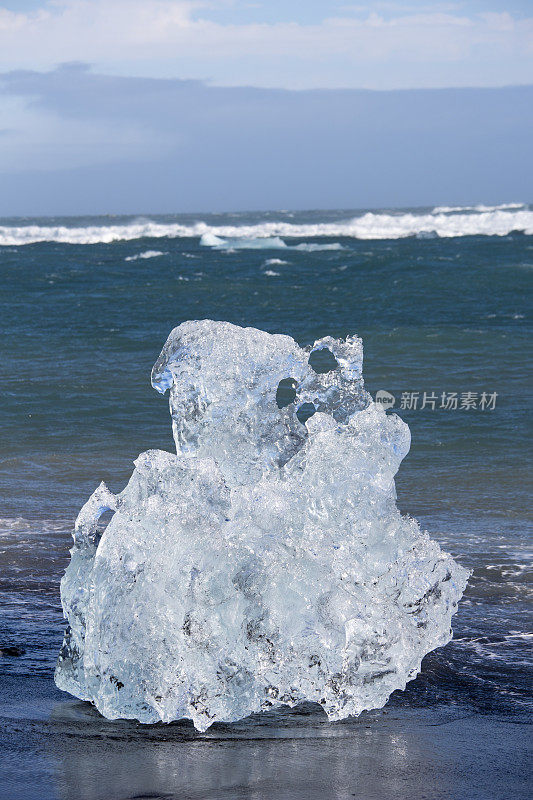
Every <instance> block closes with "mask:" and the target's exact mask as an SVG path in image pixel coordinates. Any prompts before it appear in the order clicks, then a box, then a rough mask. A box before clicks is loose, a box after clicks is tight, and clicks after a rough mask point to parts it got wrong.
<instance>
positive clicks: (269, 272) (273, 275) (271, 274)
mask: <svg viewBox="0 0 533 800" xmlns="http://www.w3.org/2000/svg"><path fill="white" fill-rule="evenodd" d="M263 275H268V277H269V278H279V276H280V273H279V272H275V271H274V270H273V269H266V270H265V271H264V273H263Z"/></svg>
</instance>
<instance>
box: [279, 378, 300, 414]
mask: <svg viewBox="0 0 533 800" xmlns="http://www.w3.org/2000/svg"><path fill="white" fill-rule="evenodd" d="M295 399H296V381H295V380H294V378H283V380H281V381H280V382H279V383H278V390H277V392H276V403H277V404H278V408H285V406H289V405H290V404H291V403H294V401H295Z"/></svg>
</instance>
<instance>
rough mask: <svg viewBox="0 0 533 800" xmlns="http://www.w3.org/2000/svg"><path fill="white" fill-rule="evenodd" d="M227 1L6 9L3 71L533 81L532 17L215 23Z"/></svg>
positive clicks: (392, 11) (407, 82) (436, 82)
mask: <svg viewBox="0 0 533 800" xmlns="http://www.w3.org/2000/svg"><path fill="white" fill-rule="evenodd" d="M326 5H327V4H326ZM222 6H223V7H224V8H225V9H226V14H225V17H224V18H225V19H227V18H228V3H224V2H222V0H211V2H207V1H206V2H201V1H200V0H198V2H195V1H194V0H191V1H190V2H184V1H183V0H54V2H47V3H45V4H44V5H43V6H42V7H41V8H39V9H37V10H35V11H29V12H25V13H17V12H13V11H8V10H7V9H3V10H2V9H0V68H2V67H3V68H4V69H10V68H40V69H42V68H50V67H52V66H54V65H56V64H57V63H59V62H62V61H71V60H75V59H81V60H84V61H90V62H91V63H94V64H96V65H97V66H98V67H99V68H100V69H102V70H105V71H107V72H112V73H115V74H137V75H151V76H154V77H156V76H157V77H163V76H167V77H174V76H180V77H183V78H205V79H210V80H212V81H213V82H214V83H216V84H218V85H242V84H243V83H249V84H251V85H256V86H270V87H284V88H314V87H366V88H377V89H387V88H402V87H404V88H405V87H416V86H419V87H423V86H466V85H478V86H483V85H484V86H486V85H503V84H509V83H527V82H529V81H530V80H532V79H533V46H532V41H533V16H532V17H529V18H527V17H523V16H513V15H512V14H511V13H510V12H502V13H490V12H486V13H476V14H470V15H468V14H466V13H465V12H464V11H462V10H457V9H456V8H455V7H454V6H453V5H452V6H450V5H449V4H434V5H433V6H431V5H430V4H427V5H425V6H424V5H421V6H419V9H420V10H417V7H415V6H414V5H413V6H405V10H402V4H400V5H399V6H397V7H396V8H395V4H390V3H389V4H387V3H386V4H385V5H384V6H383V5H382V4H376V5H375V6H374V7H375V8H376V9H378V10H375V11H368V12H367V11H366V10H365V9H359V10H356V11H355V16H354V12H353V11H351V12H350V11H349V10H346V11H343V10H342V7H341V6H339V7H338V10H337V16H331V15H330V16H329V17H328V16H325V17H324V19H322V20H320V21H319V22H316V21H314V22H312V23H306V22H305V21H302V19H295V21H280V22H261V21H260V20H261V16H260V9H259V10H257V11H256V12H255V19H254V21H247V22H241V23H239V22H237V21H231V22H227V21H226V22H220V21H217V20H216V19H213V18H212V17H213V15H214V14H215V12H216V11H217V9H220V8H221V7H222ZM380 7H382V9H383V10H379V9H380ZM329 8H330V9H331V5H330V6H329ZM460 8H462V6H461V7H460ZM238 16H239V15H238V13H237V10H236V11H235V14H234V19H235V20H237V18H238ZM301 16H303V13H302V14H301V15H300V17H301ZM230 18H231V14H230Z"/></svg>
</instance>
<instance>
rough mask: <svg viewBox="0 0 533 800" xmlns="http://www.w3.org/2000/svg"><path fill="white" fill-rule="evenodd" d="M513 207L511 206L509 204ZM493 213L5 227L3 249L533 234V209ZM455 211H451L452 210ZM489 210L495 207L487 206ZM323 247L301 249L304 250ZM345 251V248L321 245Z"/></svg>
mask: <svg viewBox="0 0 533 800" xmlns="http://www.w3.org/2000/svg"><path fill="white" fill-rule="evenodd" d="M508 205H511V204H508ZM516 205H517V207H516V208H514V204H513V207H512V208H492V209H491V210H480V208H482V207H477V209H475V210H474V209H469V210H464V209H463V210H462V209H460V208H459V207H457V209H453V210H454V212H456V213H450V211H445V210H444V208H446V207H442V208H441V209H440V210H439V209H436V210H434V211H432V212H427V213H420V212H371V211H369V212H367V213H365V214H361V215H359V216H354V217H352V218H351V219H347V220H339V221H336V222H317V223H294V222H287V221H284V220H279V221H275V222H258V223H255V224H248V225H209V224H208V223H207V222H196V223H194V224H192V225H184V224H182V223H177V222H176V223H162V222H156V221H153V220H144V219H143V220H134V221H132V222H128V223H124V224H121V225H119V224H116V225H89V226H85V227H74V226H73V227H68V226H66V225H63V226H61V225H59V226H46V225H9V226H6V225H4V226H0V245H8V246H17V245H23V244H32V243H35V242H44V241H48V242H63V243H70V244H99V243H104V244H105V243H111V242H116V241H120V240H124V241H131V240H133V239H141V238H153V239H161V238H165V237H169V238H184V237H200V243H201V244H202V245H205V246H208V247H217V248H220V249H226V250H227V249H239V248H252V249H257V248H261V249H263V248H286V247H287V243H286V242H284V241H283V239H282V238H281V237H283V238H284V239H286V238H289V239H290V238H317V237H331V238H339V237H348V238H354V239H401V238H404V237H406V236H420V235H424V234H434V235H436V236H439V237H442V238H449V237H454V236H506V235H507V234H509V233H511V231H522V232H524V233H526V234H529V235H532V234H533V210H531V209H530V208H528V207H525V206H518V204H516ZM449 208H450V209H451V207H449ZM487 208H489V207H487ZM311 246H314V247H316V246H317V243H312V242H310V243H307V242H304V243H302V244H298V245H295V247H296V248H298V249H300V250H307V249H309V247H311ZM318 246H319V247H321V248H324V247H327V249H335V250H337V249H339V248H340V247H341V245H340V244H339V243H328V244H322V245H320V244H318Z"/></svg>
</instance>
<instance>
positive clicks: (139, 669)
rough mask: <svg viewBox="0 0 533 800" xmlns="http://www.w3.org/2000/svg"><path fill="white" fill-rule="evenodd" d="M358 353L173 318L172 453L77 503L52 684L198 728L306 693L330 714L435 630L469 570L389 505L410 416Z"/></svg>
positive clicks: (389, 687) (371, 691) (443, 638)
mask: <svg viewBox="0 0 533 800" xmlns="http://www.w3.org/2000/svg"><path fill="white" fill-rule="evenodd" d="M362 358H363V349H362V343H361V340H360V339H358V338H357V337H355V336H353V337H349V338H347V339H346V340H345V341H342V340H334V339H332V338H331V337H326V338H324V339H321V340H319V341H317V342H315V343H314V345H313V346H310V347H306V348H301V347H299V346H298V344H297V343H296V342H295V341H294V340H293V339H291V338H290V337H289V336H283V335H271V334H268V333H264V332H263V331H259V330H255V329H253V328H240V327H238V326H235V325H231V324H229V323H227V322H212V321H208V320H206V321H201V322H185V323H183V324H182V325H180V326H179V327H177V328H175V329H174V330H173V331H172V333H171V334H170V336H169V338H168V340H167V342H166V344H165V346H164V348H163V351H162V353H161V355H160V356H159V358H158V360H157V362H156V364H155V365H154V368H153V371H152V384H153V386H154V387H155V388H156V389H157V390H158V391H159V392H161V393H164V392H166V391H169V397H170V411H171V416H172V427H173V433H174V439H175V443H176V453H168V452H163V451H160V450H150V451H148V452H146V453H142V454H141V455H140V456H139V457H138V459H137V461H136V462H135V469H134V472H133V474H132V477H131V479H130V481H129V483H128V485H127V486H126V488H125V489H124V490H123V491H122V492H121V493H119V494H117V495H113V494H112V493H111V492H110V491H109V490H108V489H107V488H106V487H105V485H104V484H101V485H100V486H99V487H98V488H97V489H96V491H95V492H94V494H93V495H92V497H91V498H90V499H89V500H88V501H87V503H86V504H85V506H84V507H83V508H82V510H81V512H80V514H79V517H78V520H77V522H76V528H75V533H74V546H73V548H72V550H71V556H72V558H71V563H70V565H69V567H68V569H67V570H66V573H65V575H64V577H63V580H62V583H61V598H62V603H63V608H64V612H65V616H66V618H67V621H68V627H67V630H66V633H65V640H64V643H63V646H62V649H61V652H60V655H59V659H58V664H57V669H56V676H55V680H56V683H57V685H58V686H59V688H60V689H64V690H66V691H68V692H70V693H71V694H73V695H75V696H76V697H79V698H81V699H84V700H90V701H92V702H93V703H94V704H95V706H96V707H97V709H98V710H99V711H100V712H101V713H102V714H103V715H104V716H105V717H108V718H110V719H116V718H134V719H138V720H140V721H141V722H145V723H150V722H157V721H160V720H163V721H165V722H169V721H171V720H175V719H180V718H189V719H191V720H192V721H193V723H194V725H195V726H196V728H197V729H198V730H202V731H203V730H205V729H207V728H208V727H209V726H210V725H211V724H212V723H213V722H216V721H232V720H237V719H240V718H242V717H244V716H247V715H248V714H250V713H252V712H258V711H261V710H264V709H268V708H271V707H272V706H275V705H278V704H289V705H295V704H297V703H299V702H301V701H304V700H308V701H314V702H316V703H319V704H320V705H321V706H322V707H323V709H324V710H325V712H326V713H327V715H328V717H329V718H330V719H331V720H338V719H342V718H344V717H347V716H349V715H357V714H359V713H361V711H363V710H364V709H371V708H379V707H381V706H383V705H384V704H385V703H386V702H387V699H388V698H389V696H390V694H391V692H393V691H394V690H395V689H403V688H404V687H405V685H406V683H407V681H409V680H411V679H412V678H414V677H415V676H416V675H417V673H418V672H419V670H420V665H421V661H422V658H423V657H424V655H425V654H426V653H428V652H429V651H430V650H433V649H434V648H436V647H440V646H442V645H444V644H446V642H448V641H449V639H450V638H451V630H450V623H451V617H452V615H453V613H454V612H455V611H456V609H457V603H458V601H459V599H460V597H461V595H462V592H463V590H464V588H465V585H466V580H467V572H466V570H465V569H463V567H461V566H460V565H458V564H457V563H456V562H455V561H454V560H453V559H452V557H451V556H450V555H448V554H447V553H444V552H443V551H442V550H441V549H440V547H439V545H438V544H437V543H436V542H434V541H432V540H431V539H430V538H429V536H428V535H427V534H426V533H423V532H422V531H421V530H420V528H419V525H418V523H417V522H416V521H415V520H413V519H411V518H410V517H403V516H402V515H401V514H400V512H399V510H398V509H397V507H396V495H395V487H394V475H395V473H396V471H397V470H398V467H399V465H400V462H401V460H402V459H403V458H404V456H405V455H406V453H407V452H408V450H409V444H410V434H409V429H408V427H407V425H406V424H405V423H404V422H403V421H402V420H401V419H400V418H399V417H398V416H396V415H395V414H387V413H386V412H385V411H384V410H383V409H382V408H380V407H379V406H378V405H376V404H375V403H374V402H373V400H372V398H371V397H370V395H369V394H368V393H367V392H366V391H365V389H364V385H363V378H362ZM105 511H111V512H113V516H112V518H111V521H110V522H109V524H108V525H107V527H106V528H105V531H104V532H103V534H102V533H101V528H99V519H100V518H101V515H102V514H103V513H104V512H105Z"/></svg>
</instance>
